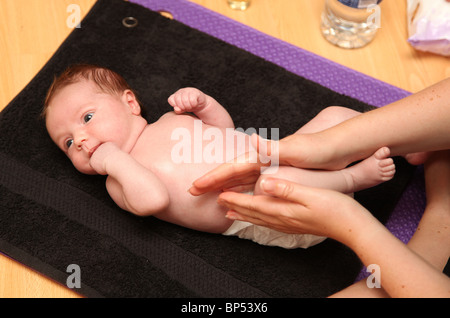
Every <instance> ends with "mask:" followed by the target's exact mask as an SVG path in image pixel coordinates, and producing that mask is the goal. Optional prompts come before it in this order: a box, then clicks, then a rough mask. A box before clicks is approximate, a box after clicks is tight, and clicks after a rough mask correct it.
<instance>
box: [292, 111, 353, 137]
mask: <svg viewBox="0 0 450 318" xmlns="http://www.w3.org/2000/svg"><path fill="white" fill-rule="evenodd" d="M360 114H361V113H360V112H358V111H356V110H353V109H350V108H346V107H341V106H330V107H327V108H325V109H323V110H322V111H321V112H320V113H318V114H317V115H316V116H315V117H314V118H313V119H311V120H310V121H309V122H308V123H306V124H305V125H304V126H303V127H301V128H300V129H299V130H297V131H296V132H295V133H296V134H313V133H316V132H319V131H322V130H325V129H328V128H331V127H333V126H336V125H337V124H340V123H341V122H343V121H346V120H347V119H350V118H353V117H355V116H358V115H360Z"/></svg>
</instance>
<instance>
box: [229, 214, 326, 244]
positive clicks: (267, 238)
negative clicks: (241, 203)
mask: <svg viewBox="0 0 450 318" xmlns="http://www.w3.org/2000/svg"><path fill="white" fill-rule="evenodd" d="M223 235H235V236H238V237H240V238H243V239H248V240H252V241H253V242H256V243H258V244H261V245H268V246H279V247H283V248H287V249H292V248H299V247H301V248H308V247H310V246H313V245H316V244H319V243H321V242H323V241H324V240H325V239H326V237H323V236H316V235H312V234H287V233H283V232H279V231H276V230H272V229H269V228H267V227H264V226H259V225H255V224H252V223H248V222H243V221H238V220H236V221H234V223H233V224H231V226H230V227H229V228H228V230H226V231H225V232H224V233H223Z"/></svg>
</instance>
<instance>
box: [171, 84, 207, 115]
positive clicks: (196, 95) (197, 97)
mask: <svg viewBox="0 0 450 318" xmlns="http://www.w3.org/2000/svg"><path fill="white" fill-rule="evenodd" d="M168 102H169V104H170V105H171V106H172V107H173V110H174V111H175V113H177V114H182V113H186V112H192V113H195V112H198V111H201V110H202V109H203V108H205V106H206V102H207V95H206V94H205V93H203V92H202V91H200V90H198V89H196V88H193V87H186V88H182V89H180V90H178V91H176V92H175V93H174V94H172V95H171V96H170V97H169V99H168Z"/></svg>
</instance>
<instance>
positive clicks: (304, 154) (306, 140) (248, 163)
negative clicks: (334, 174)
mask: <svg viewBox="0 0 450 318" xmlns="http://www.w3.org/2000/svg"><path fill="white" fill-rule="evenodd" d="M251 142H252V145H253V147H254V148H255V149H256V150H257V152H250V153H246V154H244V155H242V156H240V157H238V158H236V159H235V160H233V161H232V162H227V163H224V164H222V165H220V166H219V167H217V168H216V169H214V170H212V171H210V172H209V173H207V174H205V175H204V176H202V177H200V178H198V179H197V180H195V181H194V183H193V186H192V187H191V189H189V191H190V193H191V194H192V195H201V194H204V193H206V192H209V191H218V190H227V189H233V190H239V189H240V187H241V186H242V185H244V186H247V185H249V184H254V183H255V182H256V180H257V179H258V177H259V175H260V174H261V172H263V171H264V169H265V168H266V167H268V166H270V165H277V164H280V165H287V166H294V167H304V168H322V169H340V168H344V167H345V166H346V165H348V164H349V163H350V162H348V161H345V159H344V158H342V159H341V160H332V159H331V155H332V154H331V153H330V151H329V150H330V148H328V147H327V146H326V145H327V143H326V142H325V141H321V136H320V134H314V135H308V134H301V135H300V134H294V135H290V136H288V137H286V138H283V139H282V140H280V141H269V140H266V139H263V138H261V137H259V136H258V135H256V134H253V135H252V137H251ZM317 158H320V161H319V160H318V159H317Z"/></svg>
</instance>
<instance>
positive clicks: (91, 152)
mask: <svg viewBox="0 0 450 318" xmlns="http://www.w3.org/2000/svg"><path fill="white" fill-rule="evenodd" d="M100 145H101V144H98V145H97V146H95V147H93V148H91V149H90V150H89V158H91V157H92V155H93V154H94V152H95V151H96V150H97V148H98V147H100Z"/></svg>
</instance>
